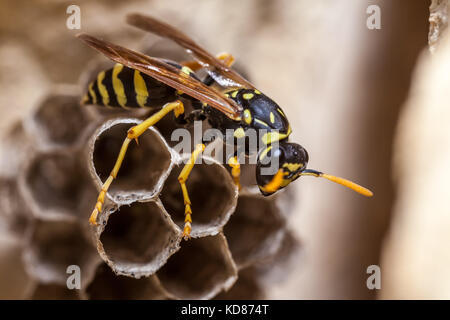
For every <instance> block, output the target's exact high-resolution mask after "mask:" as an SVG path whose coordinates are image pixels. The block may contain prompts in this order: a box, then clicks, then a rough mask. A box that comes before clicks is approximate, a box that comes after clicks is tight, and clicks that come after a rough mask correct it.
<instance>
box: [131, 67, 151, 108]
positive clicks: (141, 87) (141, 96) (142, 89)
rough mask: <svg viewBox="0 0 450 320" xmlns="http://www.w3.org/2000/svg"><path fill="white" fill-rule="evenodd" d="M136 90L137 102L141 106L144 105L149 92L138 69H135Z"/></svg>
mask: <svg viewBox="0 0 450 320" xmlns="http://www.w3.org/2000/svg"><path fill="white" fill-rule="evenodd" d="M134 91H135V92H136V100H137V103H138V104H139V106H141V107H144V106H145V103H146V102H147V98H148V95H149V94H148V90H147V85H146V84H145V81H144V78H142V76H141V74H140V72H139V71H137V70H134Z"/></svg>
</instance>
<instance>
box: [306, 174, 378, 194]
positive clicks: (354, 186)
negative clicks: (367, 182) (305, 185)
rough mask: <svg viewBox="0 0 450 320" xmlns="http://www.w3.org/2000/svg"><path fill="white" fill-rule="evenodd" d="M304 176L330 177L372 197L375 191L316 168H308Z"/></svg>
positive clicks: (331, 179) (329, 178)
mask: <svg viewBox="0 0 450 320" xmlns="http://www.w3.org/2000/svg"><path fill="white" fill-rule="evenodd" d="M301 175H302V176H314V177H322V178H325V179H328V180H330V181H333V182H335V183H338V184H340V185H343V186H344V187H347V188H350V189H352V190H353V191H356V192H358V193H360V194H362V195H363V196H366V197H371V196H373V192H372V191H370V190H369V189H367V188H364V187H363V186H360V185H359V184H356V183H354V182H352V181H350V180H347V179H344V178H340V177H335V176H332V175H330V174H326V173H323V172H320V171H316V170H311V169H306V170H304V171H303V172H302V173H301Z"/></svg>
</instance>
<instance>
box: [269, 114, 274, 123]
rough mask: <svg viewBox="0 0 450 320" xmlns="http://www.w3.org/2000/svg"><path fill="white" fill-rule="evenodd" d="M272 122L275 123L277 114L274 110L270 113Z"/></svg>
mask: <svg viewBox="0 0 450 320" xmlns="http://www.w3.org/2000/svg"><path fill="white" fill-rule="evenodd" d="M270 122H271V123H275V115H274V114H273V112H271V113H270Z"/></svg>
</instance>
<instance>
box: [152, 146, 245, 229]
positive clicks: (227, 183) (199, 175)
mask: <svg viewBox="0 0 450 320" xmlns="http://www.w3.org/2000/svg"><path fill="white" fill-rule="evenodd" d="M187 159H189V155H184V156H183V157H182V160H183V161H181V162H180V163H179V164H178V166H177V167H175V168H174V169H173V170H172V172H171V173H170V175H169V177H168V179H167V180H166V182H165V184H164V187H163V190H162V191H161V194H160V198H161V201H162V203H163V204H164V207H165V208H166V210H167V212H168V213H169V214H170V215H171V217H172V219H173V220H174V221H175V223H176V224H177V225H178V226H179V227H180V228H183V225H184V201H183V195H182V191H181V187H180V184H179V183H178V175H179V174H180V172H181V170H182V169H183V166H184V162H186V161H187ZM203 161H207V162H208V163H211V164H207V163H199V164H196V165H195V166H194V168H193V169H192V172H191V174H190V175H189V178H188V180H187V182H186V186H187V189H188V193H189V198H190V200H191V203H192V205H191V208H192V221H193V222H192V232H191V236H192V237H201V236H205V235H214V234H217V233H218V232H219V231H220V230H221V228H222V227H223V226H224V225H225V224H226V223H227V221H228V219H229V217H230V215H231V214H232V213H233V211H234V208H235V206H236V200H237V196H238V191H237V187H236V186H235V184H234V183H233V180H232V179H231V177H230V175H229V173H228V172H227V170H226V169H225V168H224V167H223V166H222V165H221V164H219V163H218V162H216V161H215V160H213V159H212V158H209V157H203Z"/></svg>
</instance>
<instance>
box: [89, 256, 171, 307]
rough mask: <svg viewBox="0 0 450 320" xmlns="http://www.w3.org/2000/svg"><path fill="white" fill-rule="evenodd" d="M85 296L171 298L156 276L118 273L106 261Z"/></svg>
mask: <svg viewBox="0 0 450 320" xmlns="http://www.w3.org/2000/svg"><path fill="white" fill-rule="evenodd" d="M85 296H86V298H88V299H91V300H150V299H151V300H161V299H168V298H169V295H168V293H167V292H166V291H165V290H164V289H163V288H162V287H161V284H160V282H159V280H158V278H157V277H156V276H150V277H147V278H142V279H133V278H130V277H126V276H121V275H116V274H115V273H114V272H113V271H112V270H111V268H110V267H109V266H108V265H107V264H105V263H102V264H100V265H99V266H98V268H97V270H96V272H95V276H94V279H93V280H92V282H91V283H90V284H89V286H88V287H87V289H86V290H85Z"/></svg>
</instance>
